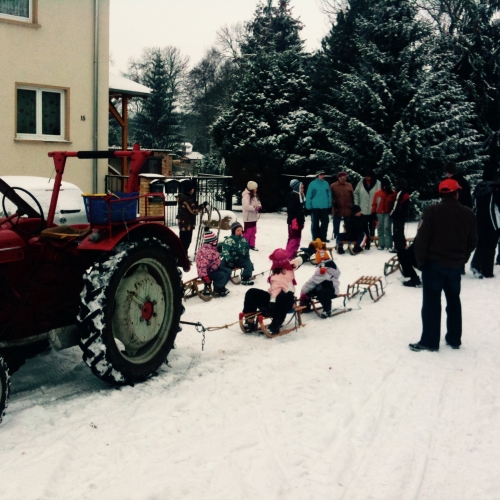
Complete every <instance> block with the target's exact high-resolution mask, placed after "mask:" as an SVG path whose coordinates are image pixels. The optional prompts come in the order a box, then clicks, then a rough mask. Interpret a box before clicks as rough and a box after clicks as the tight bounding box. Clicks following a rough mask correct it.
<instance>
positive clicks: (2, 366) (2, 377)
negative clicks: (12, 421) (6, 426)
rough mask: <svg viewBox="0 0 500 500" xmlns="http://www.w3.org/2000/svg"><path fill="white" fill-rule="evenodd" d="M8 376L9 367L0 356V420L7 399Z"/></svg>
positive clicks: (0, 419) (6, 404)
mask: <svg viewBox="0 0 500 500" xmlns="http://www.w3.org/2000/svg"><path fill="white" fill-rule="evenodd" d="M9 388H10V377H9V369H8V367H7V364H6V363H5V361H4V359H3V358H2V357H1V356H0V422H2V418H3V416H4V414H5V408H7V406H8V401H9Z"/></svg>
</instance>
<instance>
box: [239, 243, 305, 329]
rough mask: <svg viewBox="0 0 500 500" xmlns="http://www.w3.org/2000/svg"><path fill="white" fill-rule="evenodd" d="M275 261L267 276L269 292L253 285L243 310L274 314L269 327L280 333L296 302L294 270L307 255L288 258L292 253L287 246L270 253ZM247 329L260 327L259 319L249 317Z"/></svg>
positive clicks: (246, 322) (270, 257)
mask: <svg viewBox="0 0 500 500" xmlns="http://www.w3.org/2000/svg"><path fill="white" fill-rule="evenodd" d="M269 259H270V260H271V261H272V266H271V275H270V276H269V278H268V279H267V281H268V283H269V285H270V287H269V290H268V291H267V292H266V291H265V290H259V289H258V288H250V290H248V291H247V293H246V294H245V302H244V305H243V313H245V314H248V313H252V312H255V311H257V310H260V311H262V312H264V313H265V314H266V315H268V316H270V317H272V322H271V324H270V325H269V327H268V329H269V331H270V332H271V333H274V334H276V333H279V331H280V328H281V325H282V324H283V321H285V317H286V315H287V313H288V311H289V310H290V309H291V308H292V307H293V303H294V301H295V298H294V292H295V285H296V284H297V282H296V281H295V275H294V270H295V269H297V268H298V267H299V266H300V265H301V264H302V262H303V260H304V258H303V257H302V256H299V257H297V258H295V259H293V260H289V259H288V253H287V251H286V250H284V249H283V248H278V249H276V250H275V251H274V252H273V253H272V254H271V255H270V256H269ZM245 328H246V330H247V331H248V332H251V331H254V330H256V329H257V322H256V321H255V318H247V320H246V321H245Z"/></svg>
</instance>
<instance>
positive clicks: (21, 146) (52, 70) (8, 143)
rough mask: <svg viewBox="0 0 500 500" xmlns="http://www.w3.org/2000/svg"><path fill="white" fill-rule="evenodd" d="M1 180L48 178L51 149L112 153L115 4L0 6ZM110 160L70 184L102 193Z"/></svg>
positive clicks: (85, 163) (79, 169)
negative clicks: (111, 69) (111, 59)
mask: <svg viewBox="0 0 500 500" xmlns="http://www.w3.org/2000/svg"><path fill="white" fill-rule="evenodd" d="M0 47H1V50H0V175H36V176H41V177H50V176H51V175H53V171H54V165H53V162H52V160H51V159H50V158H48V156H47V153H48V152H50V151H57V150H62V151H82V150H94V149H98V150H107V149H108V93H109V0H78V1H75V0H10V1H7V2H1V1H0ZM106 173H107V160H76V159H69V160H68V162H67V164H66V170H65V175H64V180H65V181H68V182H72V183H74V184H76V185H77V186H79V187H80V188H81V189H82V190H83V191H84V192H100V191H102V190H103V189H104V176H105V175H106Z"/></svg>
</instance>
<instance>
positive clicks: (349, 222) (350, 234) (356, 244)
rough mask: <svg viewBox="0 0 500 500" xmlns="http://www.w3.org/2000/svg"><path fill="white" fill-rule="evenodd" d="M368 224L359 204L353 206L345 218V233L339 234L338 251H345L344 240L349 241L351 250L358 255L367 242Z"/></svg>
mask: <svg viewBox="0 0 500 500" xmlns="http://www.w3.org/2000/svg"><path fill="white" fill-rule="evenodd" d="M367 234H368V226H367V224H366V219H365V217H363V213H362V212H361V208H360V207H359V206H358V205H353V206H352V207H351V215H349V217H347V219H346V220H345V233H340V234H339V235H338V236H337V253H339V254H343V253H345V251H344V247H343V245H342V241H347V242H348V244H349V251H350V252H351V254H352V255H357V254H358V253H360V252H361V251H363V249H364V248H365V245H366V242H367V238H368V237H367Z"/></svg>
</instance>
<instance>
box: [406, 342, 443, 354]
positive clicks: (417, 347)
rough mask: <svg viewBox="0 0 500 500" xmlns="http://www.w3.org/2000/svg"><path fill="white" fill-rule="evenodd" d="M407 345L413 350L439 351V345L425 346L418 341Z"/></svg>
mask: <svg viewBox="0 0 500 500" xmlns="http://www.w3.org/2000/svg"><path fill="white" fill-rule="evenodd" d="M408 347H409V348H410V349H411V350H412V351H415V352H419V351H431V352H437V351H439V347H438V348H436V347H427V346H426V345H422V344H421V343H420V342H417V343H416V344H408Z"/></svg>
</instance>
